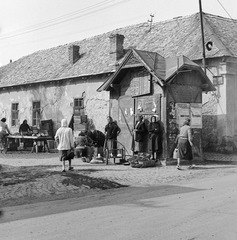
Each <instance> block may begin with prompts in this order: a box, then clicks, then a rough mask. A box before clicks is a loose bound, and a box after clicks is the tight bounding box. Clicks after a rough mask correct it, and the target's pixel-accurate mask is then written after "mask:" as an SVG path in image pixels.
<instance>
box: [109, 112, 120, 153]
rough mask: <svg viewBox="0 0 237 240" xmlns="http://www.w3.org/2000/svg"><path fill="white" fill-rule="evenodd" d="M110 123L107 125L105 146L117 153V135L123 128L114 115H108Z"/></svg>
mask: <svg viewBox="0 0 237 240" xmlns="http://www.w3.org/2000/svg"><path fill="white" fill-rule="evenodd" d="M107 121H108V123H107V124H106V126H105V148H107V149H108V150H109V151H112V155H116V150H115V149H116V148H117V136H118V135H119V134H120V132H121V129H120V127H119V126H118V125H117V122H116V121H113V119H112V117H110V116H108V117H107Z"/></svg>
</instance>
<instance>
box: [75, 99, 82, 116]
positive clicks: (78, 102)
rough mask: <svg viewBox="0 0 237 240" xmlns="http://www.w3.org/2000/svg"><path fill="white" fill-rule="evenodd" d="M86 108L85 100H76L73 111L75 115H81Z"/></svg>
mask: <svg viewBox="0 0 237 240" xmlns="http://www.w3.org/2000/svg"><path fill="white" fill-rule="evenodd" d="M83 108H84V99H83V98H74V105H73V110H74V114H75V115H80V113H81V111H80V110H81V109H83Z"/></svg>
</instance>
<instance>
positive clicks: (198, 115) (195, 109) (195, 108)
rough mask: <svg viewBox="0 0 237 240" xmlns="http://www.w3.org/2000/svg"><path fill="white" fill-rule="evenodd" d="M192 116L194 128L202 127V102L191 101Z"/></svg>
mask: <svg viewBox="0 0 237 240" xmlns="http://www.w3.org/2000/svg"><path fill="white" fill-rule="evenodd" d="M190 117H191V127H192V128H202V104H201V103H191V104H190Z"/></svg>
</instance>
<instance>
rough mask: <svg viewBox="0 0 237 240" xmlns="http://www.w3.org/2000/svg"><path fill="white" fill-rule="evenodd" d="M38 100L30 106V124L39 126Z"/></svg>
mask: <svg viewBox="0 0 237 240" xmlns="http://www.w3.org/2000/svg"><path fill="white" fill-rule="evenodd" d="M40 118H41V116H40V102H33V108H32V125H33V126H39V125H40Z"/></svg>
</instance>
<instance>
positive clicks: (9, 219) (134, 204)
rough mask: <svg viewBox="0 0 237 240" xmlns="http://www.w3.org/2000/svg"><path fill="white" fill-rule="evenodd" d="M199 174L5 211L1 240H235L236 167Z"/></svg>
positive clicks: (236, 232)
mask: <svg viewBox="0 0 237 240" xmlns="http://www.w3.org/2000/svg"><path fill="white" fill-rule="evenodd" d="M204 167H205V168H204ZM171 168H172V167H171ZM198 168H199V169H197V170H193V172H194V171H196V173H199V174H195V177H192V178H185V179H182V180H180V181H179V180H178V181H171V182H167V183H157V184H150V185H149V186H148V185H147V184H145V185H144V184H140V185H138V184H137V183H138V181H136V182H135V184H134V186H132V187H126V188H118V189H111V190H106V191H102V192H101V191H100V192H98V193H96V194H93V193H91V194H90V195H87V196H84V197H78V198H69V199H64V200H57V201H50V202H40V203H34V204H28V205H21V206H15V207H6V208H4V211H5V213H4V216H3V217H2V218H0V221H1V224H0V232H1V240H5V239H6V240H9V239H11V240H21V239H24V240H27V239H31V240H32V239H37V240H40V239H44V240H45V239H82V240H94V239H103V240H117V239H123V240H134V239H136V240H157V239H169V240H173V239H174V240H177V239H185V240H188V239H189V240H191V239H193V240H194V239H203V240H204V239H205V240H206V239H215V240H216V239H217V240H219V239H220V240H223V239H228V240H232V239H233V240H235V239H237V230H236V226H235V225H236V220H237V210H236V209H237V187H236V174H237V168H236V166H234V165H231V166H228V167H227V166H222V165H211V166H208V167H207V166H199V167H198ZM202 168H203V169H202ZM207 168H209V169H207ZM171 170H172V169H170V171H171ZM168 171H169V170H168ZM203 171H204V172H205V173H208V174H203V173H202V172H203ZM188 173H189V171H187V170H183V172H182V174H188ZM200 173H202V174H200ZM178 174H181V173H178ZM188 175H189V174H188ZM192 176H194V175H193V174H192ZM150 177H151V176H150ZM129 179H131V178H129ZM135 185H136V186H135Z"/></svg>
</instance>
